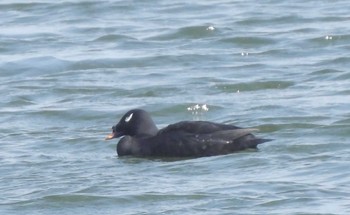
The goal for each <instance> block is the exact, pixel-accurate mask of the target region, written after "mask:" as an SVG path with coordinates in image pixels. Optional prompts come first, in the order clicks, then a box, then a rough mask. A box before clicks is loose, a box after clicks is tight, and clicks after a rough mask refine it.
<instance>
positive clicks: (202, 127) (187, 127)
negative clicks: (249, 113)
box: [159, 121, 240, 134]
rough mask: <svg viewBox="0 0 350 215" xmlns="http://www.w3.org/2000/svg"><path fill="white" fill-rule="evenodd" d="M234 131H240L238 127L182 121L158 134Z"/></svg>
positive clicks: (206, 122)
mask: <svg viewBox="0 0 350 215" xmlns="http://www.w3.org/2000/svg"><path fill="white" fill-rule="evenodd" d="M235 129H240V127H237V126H234V125H226V124H220V123H214V122H208V121H182V122H178V123H175V124H171V125H168V126H167V127H165V128H163V129H161V130H160V131H159V133H163V134H164V133H170V132H186V133H189V134H210V133H213V132H218V131H224V130H235Z"/></svg>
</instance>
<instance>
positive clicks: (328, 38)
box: [324, 35, 333, 40]
mask: <svg viewBox="0 0 350 215" xmlns="http://www.w3.org/2000/svg"><path fill="white" fill-rule="evenodd" d="M324 38H325V39H326V40H332V39H333V37H332V36H329V35H327V36H325V37H324Z"/></svg>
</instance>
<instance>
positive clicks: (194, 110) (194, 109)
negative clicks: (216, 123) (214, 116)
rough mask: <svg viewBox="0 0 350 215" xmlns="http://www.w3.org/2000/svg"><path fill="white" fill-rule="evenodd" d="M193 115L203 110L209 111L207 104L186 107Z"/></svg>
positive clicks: (201, 112)
mask: <svg viewBox="0 0 350 215" xmlns="http://www.w3.org/2000/svg"><path fill="white" fill-rule="evenodd" d="M187 110H188V111H190V112H191V113H192V114H193V115H198V114H203V113H204V112H208V111H209V107H208V105H207V104H202V105H201V104H195V105H192V106H190V107H188V108H187Z"/></svg>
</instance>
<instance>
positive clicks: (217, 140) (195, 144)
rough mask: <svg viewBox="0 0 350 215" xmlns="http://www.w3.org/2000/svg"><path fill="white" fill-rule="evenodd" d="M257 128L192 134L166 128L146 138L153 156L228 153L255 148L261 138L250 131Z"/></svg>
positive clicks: (196, 155)
mask: <svg viewBox="0 0 350 215" xmlns="http://www.w3.org/2000/svg"><path fill="white" fill-rule="evenodd" d="M254 131H257V129H251V128H248V129H233V130H220V131H216V132H211V133H203V134H199V133H197V134H193V133H188V132H184V130H181V129H180V130H176V129H173V130H168V131H167V132H164V133H159V134H158V135H156V136H154V137H152V138H151V139H148V141H149V143H150V144H152V145H153V147H152V154H153V155H155V156H172V157H191V156H192V157H201V156H213V155H220V154H229V153H232V152H235V151H239V150H243V149H246V148H256V146H257V145H258V144H259V143H262V142H264V141H263V139H257V138H255V137H254V136H253V135H252V134H251V132H254Z"/></svg>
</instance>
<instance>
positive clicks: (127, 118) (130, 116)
mask: <svg viewBox="0 0 350 215" xmlns="http://www.w3.org/2000/svg"><path fill="white" fill-rule="evenodd" d="M132 115H134V113H131V114H130V115H129V116H127V117H126V118H125V122H130V120H131V118H132Z"/></svg>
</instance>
